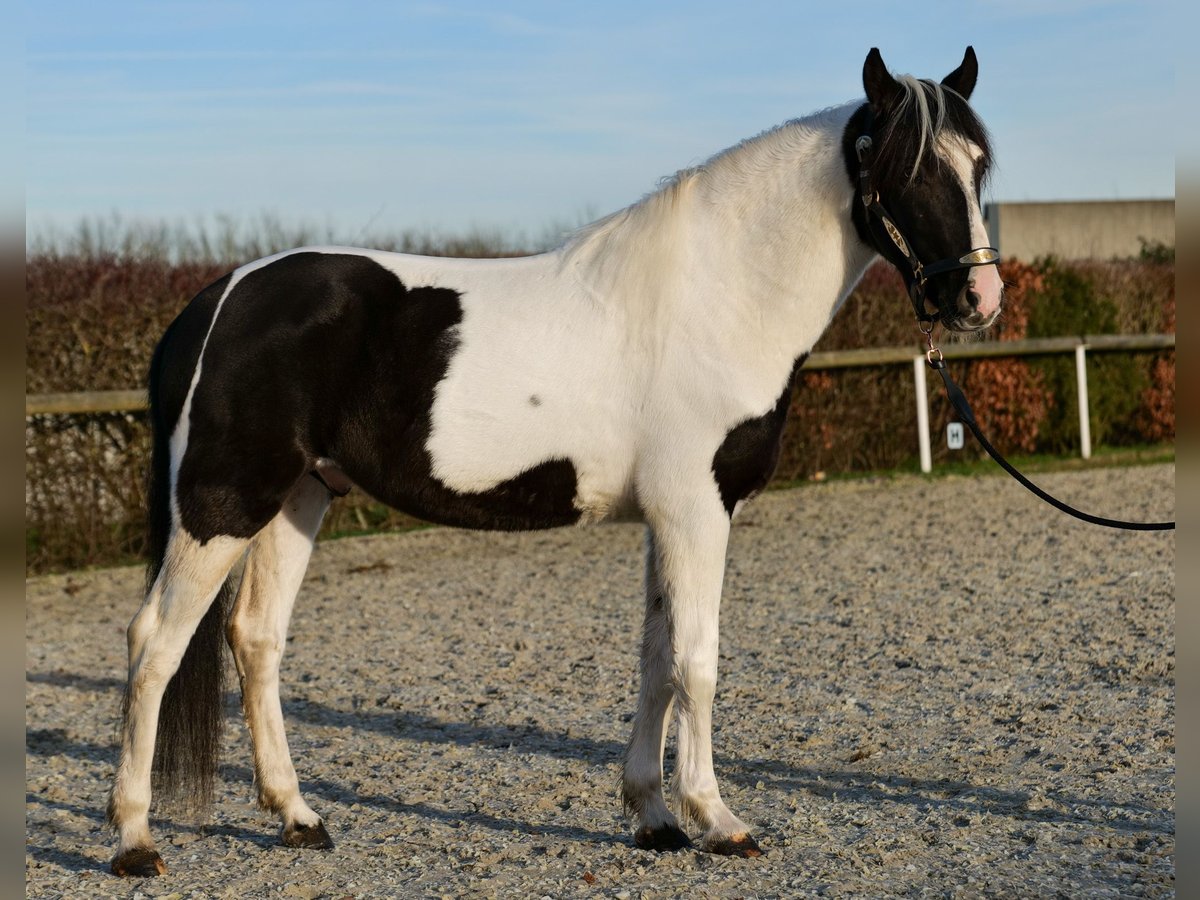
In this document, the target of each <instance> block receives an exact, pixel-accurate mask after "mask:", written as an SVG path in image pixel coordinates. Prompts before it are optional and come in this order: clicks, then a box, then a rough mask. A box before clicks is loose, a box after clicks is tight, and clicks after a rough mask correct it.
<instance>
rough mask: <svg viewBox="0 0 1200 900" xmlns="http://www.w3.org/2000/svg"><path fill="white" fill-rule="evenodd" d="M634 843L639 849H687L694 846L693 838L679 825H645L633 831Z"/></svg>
mask: <svg viewBox="0 0 1200 900" xmlns="http://www.w3.org/2000/svg"><path fill="white" fill-rule="evenodd" d="M633 843H634V844H635V845H636V846H637V847H638V849H639V850H686V849H687V848H688V847H690V846H692V841H691V838H689V837H688V836H687V835H686V834H684V832H683V830H682V829H681V828H679V827H678V826H677V825H660V826H658V827H657V828H651V827H650V826H649V825H645V826H643V827H641V828H639V829H638V830H637V831H635V832H634V833H633Z"/></svg>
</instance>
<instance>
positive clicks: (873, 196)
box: [854, 134, 1000, 331]
mask: <svg viewBox="0 0 1200 900" xmlns="http://www.w3.org/2000/svg"><path fill="white" fill-rule="evenodd" d="M873 150H874V141H873V140H872V139H871V136H870V135H869V134H864V135H863V136H862V137H860V138H859V139H858V140H857V141H855V142H854V151H855V153H857V154H858V193H859V196H860V197H861V198H862V202H863V206H864V207H866V210H867V213H868V215H867V227H868V228H869V227H870V225H871V222H872V217H874V219H876V220H878V222H879V224H880V225H881V226H882V227H883V231H884V233H885V234H886V235H887V236H888V238H889V239H890V240H891V242H892V243H893V244H894V245H895V246H896V249H897V250H899V251H900V252H901V253H902V254H904V258H905V259H907V260H908V265H909V267H910V268H911V269H912V280H911V281H909V283H908V298H909V299H910V300H911V301H912V305H913V312H914V313H916V315H917V319H919V320H920V321H921V322H934V321H936V320H937V313H936V312H934V313H930V312H927V311H926V310H925V285H926V283H927V282H928V280H929V279H930V278H931V277H933V276H934V275H944V274H945V273H946V272H953V271H956V270H957V269H970V268H973V267H974V266H991V265H995V264H996V263H998V262H1000V251H998V250H997V249H996V248H995V247H976V248H975V249H974V250H970V251H968V252H967V253H964V254H963V255H962V256H960V257H958V259H952V258H947V259H939V260H937V261H936V262H931V263H929V264H925V263H922V262H921V260H920V258H919V257H918V256H917V254H916V252H914V251H913V249H912V245H911V244H909V242H908V241H907V240H905V238H904V235H903V234H902V233H901V231H900V229H899V228H898V227H897V225H896V223H895V222H894V221H892V217H891V216H889V215H888V212H887V210H886V209H884V207H883V204H882V203H880V202H879V191H877V190H875V189H874V188H873V187H871V165H870V163H871V155H872V152H873ZM877 249H878V248H877ZM921 330H922V331H924V330H925V329H924V328H922V329H921Z"/></svg>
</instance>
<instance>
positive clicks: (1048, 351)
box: [25, 334, 1175, 472]
mask: <svg viewBox="0 0 1200 900" xmlns="http://www.w3.org/2000/svg"><path fill="white" fill-rule="evenodd" d="M1174 348H1175V335H1173V334H1098V335H1084V336H1083V337H1057V338H1030V339H1027V340H1023V341H987V342H980V343H971V344H951V345H949V346H947V347H943V348H942V353H943V354H944V355H945V357H946V359H952V360H957V359H994V358H996V357H1008V356H1047V355H1052V354H1059V353H1072V354H1074V355H1075V380H1076V388H1077V391H1078V397H1079V452H1080V455H1081V456H1082V457H1083V458H1084V459H1087V458H1088V457H1090V456H1091V455H1092V438H1091V421H1090V414H1089V410H1088V395H1087V362H1086V360H1087V353H1088V352H1114V351H1124V352H1135V351H1143V352H1144V351H1155V350H1173V349H1174ZM895 365H911V366H912V371H913V389H914V391H915V393H916V416H917V421H916V426H917V449H918V453H919V456H920V460H921V471H922V472H929V471H931V470H932V468H933V463H932V459H933V452H932V448H931V445H930V436H929V393H928V387H927V386H926V382H925V355H924V352H923V350H922V348H921V347H920V346H918V345H916V344H913V345H911V346H908V347H868V348H864V349H861V350H834V351H830V352H827V353H813V354H812V355H811V356H809V358H808V359H807V360H806V361H805V363H804V368H805V369H806V370H809V371H821V370H827V369H850V368H862V367H865V366H895ZM145 409H146V392H145V391H84V392H81V393H74V394H26V395H25V416H26V417H27V418H28V417H30V416H46V415H89V414H91V415H95V414H103V413H135V412H142V411H144V410H145ZM952 446H953V445H952Z"/></svg>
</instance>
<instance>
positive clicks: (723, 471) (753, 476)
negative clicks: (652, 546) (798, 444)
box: [712, 353, 808, 515]
mask: <svg viewBox="0 0 1200 900" xmlns="http://www.w3.org/2000/svg"><path fill="white" fill-rule="evenodd" d="M806 359H808V354H807V353H805V354H804V355H803V356H801V357H800V358H799V359H797V360H796V362H795V364H794V365H793V366H792V374H791V375H789V376H788V380H787V384H786V385H784V388H783V393H782V394H780V395H779V399H778V400H777V401H775V406H774V408H773V409H771V411H770V412H768V413H766V414H765V415H761V416H759V417H758V418H755V419H747V420H746V421H744V422H740V423H739V424H737V425H735V426H734V427H733V428H731V429H730V431H729V433H728V434H727V435H725V440H723V441H722V442H721V446H720V447H718V448H717V452H716V454H715V455H714V456H713V463H712V470H713V477H714V478H716V481H717V489H718V490H719V491H720V492H721V502H722V503H723V504H724V505H725V511H726V512H727V513H729V514H730V515H733V509H734V507H735V506H737V503H738V501H739V500H744V499H745V498H746V497H749V496H750V495H751V494H755V493H757V492H758V491H761V490H762V489H763V488H764V487H766V486H767V482H768V481H770V480H771V475H773V474H774V472H775V467H776V466H777V465H778V464H779V449H780V445H781V442H782V440H783V426H784V424H785V423H786V422H787V413H788V407H789V406H790V405H791V401H792V385H793V383H794V382H795V380H796V373H797V372H798V371H800V367H801V366H802V365H804V360H806Z"/></svg>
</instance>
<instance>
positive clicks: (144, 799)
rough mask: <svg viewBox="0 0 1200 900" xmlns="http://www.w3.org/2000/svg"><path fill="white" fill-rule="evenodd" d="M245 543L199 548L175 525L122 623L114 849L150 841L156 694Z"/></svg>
mask: <svg viewBox="0 0 1200 900" xmlns="http://www.w3.org/2000/svg"><path fill="white" fill-rule="evenodd" d="M245 547H246V541H245V540H241V539H236V538H229V537H217V538H214V539H212V540H210V541H209V542H208V543H206V544H204V545H203V546H202V545H201V544H200V543H199V542H198V541H197V540H196V539H195V538H193V537H192V536H191V535H190V534H188V533H187V532H186V531H184V530H183V529H182V528H178V527H177V528H175V530H174V533H173V534H172V535H171V540H170V544H169V546H168V548H167V553H166V557H165V559H164V561H163V566H162V570H161V571H160V572H159V574H158V578H157V579H156V580H155V582H154V585H153V586H152V587H151V589H150V592H149V593H148V594H147V596H146V599H145V601H144V602H143V603H142V607H141V609H140V610H138V612H137V615H135V616H134V617H133V621H132V622H131V623H130V624H129V631H128V638H129V713H128V715H127V716H126V719H125V728H124V733H123V735H122V740H121V762H120V764H119V765H118V767H117V775H116V779H115V780H114V783H113V790H112V796H111V798H110V806H109V808H110V811H111V818H112V823H113V825H114V826H115V827H116V828H117V830H118V832H119V834H120V844H119V846H118V850H117V853H118V855H120V854H121V853H124V852H125V851H127V850H131V849H134V848H142V847H144V848H153V847H154V840H153V838H152V837H151V836H150V824H149V818H148V817H149V812H150V770H151V766H152V765H153V762H154V741H155V737H156V735H157V731H158V711H159V707H160V706H161V705H162V697H163V692H164V691H165V690H166V687H167V682H169V681H170V680H171V676H172V675H174V674H175V670H176V669H178V668H179V662H180V660H182V659H183V654H184V651H185V650H186V649H187V645H188V642H189V641H190V640H191V639H192V635H193V634H194V633H195V631H196V626H198V625H199V624H200V620H201V619H202V618H203V617H204V613H205V612H207V611H208V608H209V606H210V605H212V602H213V599H214V598H215V597H216V595H217V591H218V590H219V589H220V587H221V585H222V584H223V583H224V581H225V577H226V576H227V575H228V574H229V570H230V569H231V568H232V567H233V564H234V563H235V562H236V561H237V559H238V557H239V556H240V555H241V553H242V551H243V550H244V549H245Z"/></svg>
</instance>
